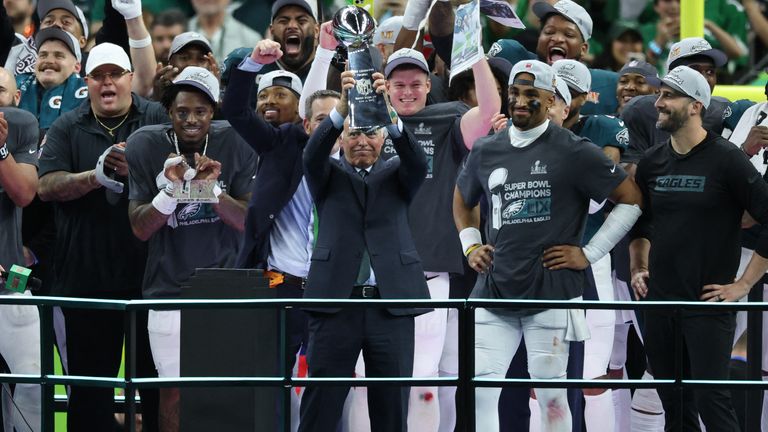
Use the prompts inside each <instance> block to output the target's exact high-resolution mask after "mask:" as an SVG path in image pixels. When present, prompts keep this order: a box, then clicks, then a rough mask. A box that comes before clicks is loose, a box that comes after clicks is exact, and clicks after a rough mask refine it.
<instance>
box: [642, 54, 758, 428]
mask: <svg viewBox="0 0 768 432" xmlns="http://www.w3.org/2000/svg"><path fill="white" fill-rule="evenodd" d="M673 51H674V48H673ZM662 83H663V85H662V87H661V92H660V94H659V97H658V98H657V100H656V102H655V107H656V109H657V112H658V120H657V122H656V126H657V127H658V128H659V129H661V130H663V131H665V132H667V133H668V134H669V135H670V138H669V139H668V140H666V141H665V142H663V143H662V144H660V145H657V146H655V147H653V148H651V149H650V150H648V151H647V152H646V153H645V156H644V157H643V158H642V159H641V160H640V162H639V164H638V166H637V173H636V175H635V178H636V179H637V183H638V186H640V189H641V190H642V192H643V201H644V204H645V206H646V207H645V208H646V212H645V213H644V214H643V216H642V217H641V218H640V219H639V220H638V223H637V225H636V226H635V228H634V229H633V230H632V235H631V236H632V238H633V240H632V242H631V244H630V258H631V272H632V279H631V283H632V288H633V289H634V291H635V294H636V296H637V297H638V298H640V299H647V300H653V301H729V302H730V301H738V300H739V299H741V298H742V297H744V296H746V295H747V294H748V292H749V290H750V289H751V288H752V287H753V286H754V285H755V283H757V282H758V281H759V280H760V279H761V278H762V277H763V275H764V274H765V272H766V270H768V258H765V257H768V228H766V225H767V224H768V184H766V182H764V181H762V179H761V178H760V174H759V173H758V172H757V170H755V169H754V167H753V166H752V164H750V163H749V161H748V160H747V158H745V157H744V154H743V152H742V151H741V150H740V149H739V148H737V147H735V146H734V145H733V144H731V143H729V142H727V141H726V140H725V139H724V138H722V137H720V136H719V135H718V134H716V133H714V132H713V131H711V130H707V129H705V127H704V121H705V118H706V115H705V112H706V111H707V110H708V109H709V107H711V106H712V98H711V93H710V91H711V90H710V89H711V83H708V82H707V80H706V78H705V77H704V76H703V75H702V74H701V73H700V72H698V71H696V70H694V69H693V68H690V67H688V66H677V67H675V68H674V69H672V71H671V72H670V73H669V74H667V75H666V76H665V77H664V78H663V79H662ZM745 211H747V212H749V214H750V215H751V216H752V217H754V218H755V220H757V221H759V222H760V223H761V225H762V227H763V228H762V229H761V231H760V234H759V237H758V239H757V242H756V246H755V253H754V254H753V255H752V257H751V260H750V262H749V264H748V266H747V268H746V270H745V271H744V274H743V275H742V276H741V277H739V278H738V279H736V280H735V276H736V270H737V268H738V265H739V253H740V249H741V247H740V243H739V230H740V228H741V221H742V215H743V214H744V212H745ZM682 226H684V227H685V229H680V228H681V227H682ZM651 250H652V253H651V252H650V251H651ZM692 251H696V257H697V258H696V259H693V260H692V259H690V258H691V254H692ZM734 280H735V281H734ZM645 318H646V319H645V329H644V336H645V340H644V342H645V351H646V354H647V356H648V361H649V366H650V368H651V370H652V371H653V374H654V377H655V378H657V379H672V378H674V376H675V373H676V365H675V364H676V359H675V355H674V350H672V349H670V347H671V346H673V345H674V343H675V340H674V339H675V336H674V335H675V329H678V328H681V329H682V343H683V344H684V345H683V350H684V351H686V352H687V355H686V356H685V358H684V359H683V374H684V375H685V376H686V377H690V378H691V379H694V380H725V379H728V377H729V371H728V366H729V362H730V353H731V347H732V345H733V340H734V327H735V314H734V313H733V312H732V311H719V310H714V309H709V310H683V311H682V315H681V316H680V317H679V319H678V315H676V314H675V313H674V311H670V310H649V311H646V312H645ZM678 326H680V327H678ZM678 360H679V359H678ZM658 393H659V396H660V398H661V401H662V404H663V407H664V412H665V417H666V426H665V430H668V431H675V430H699V419H701V421H702V422H703V423H704V426H705V427H706V428H707V430H708V431H738V430H739V425H738V421H737V419H736V414H735V412H734V410H733V407H732V405H731V399H730V392H729V391H728V390H727V389H723V388H697V389H693V390H684V391H683V395H682V397H683V400H682V404H681V403H680V402H681V401H680V394H679V393H678V391H677V390H673V389H670V388H666V387H661V388H659V389H658ZM681 411H682V412H681ZM681 418H682V424H681V423H680V419H681Z"/></svg>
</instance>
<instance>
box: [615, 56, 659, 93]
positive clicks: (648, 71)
mask: <svg viewBox="0 0 768 432" xmlns="http://www.w3.org/2000/svg"><path fill="white" fill-rule="evenodd" d="M626 74H637V75H641V76H643V77H645V81H646V82H647V83H648V84H650V85H652V86H654V87H659V86H660V85H661V80H660V79H659V73H658V71H657V70H656V67H655V66H653V65H652V64H650V63H648V62H647V61H644V60H630V61H628V62H627V64H625V65H624V66H623V67H622V68H621V70H620V71H619V78H621V76H622V75H626Z"/></svg>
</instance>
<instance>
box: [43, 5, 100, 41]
mask: <svg viewBox="0 0 768 432" xmlns="http://www.w3.org/2000/svg"><path fill="white" fill-rule="evenodd" d="M54 9H64V10H65V11H67V12H69V13H71V14H72V16H73V17H75V18H76V19H77V20H78V21H79V22H80V27H81V28H82V30H83V36H85V38H86V39H87V38H88V22H87V21H86V20H85V15H84V14H83V11H82V10H81V9H80V8H79V7H77V6H75V4H74V3H73V2H72V0H39V1H38V3H37V16H38V17H40V20H41V21H42V20H43V19H44V18H45V16H46V15H48V13H49V12H50V11H52V10H54Z"/></svg>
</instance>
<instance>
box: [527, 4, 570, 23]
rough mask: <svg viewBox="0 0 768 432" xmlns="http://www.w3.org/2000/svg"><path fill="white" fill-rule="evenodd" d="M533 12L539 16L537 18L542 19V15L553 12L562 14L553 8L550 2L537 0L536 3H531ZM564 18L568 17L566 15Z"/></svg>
mask: <svg viewBox="0 0 768 432" xmlns="http://www.w3.org/2000/svg"><path fill="white" fill-rule="evenodd" d="M533 13H534V14H536V16H537V17H539V19H541V20H543V19H544V17H546V16H547V15H549V14H553V13H554V14H558V15H563V14H562V12H560V11H559V10H557V9H555V7H554V6H552V5H551V4H549V3H547V2H537V3H536V4H534V5H533ZM566 18H568V17H566ZM568 20H569V21H570V18H568Z"/></svg>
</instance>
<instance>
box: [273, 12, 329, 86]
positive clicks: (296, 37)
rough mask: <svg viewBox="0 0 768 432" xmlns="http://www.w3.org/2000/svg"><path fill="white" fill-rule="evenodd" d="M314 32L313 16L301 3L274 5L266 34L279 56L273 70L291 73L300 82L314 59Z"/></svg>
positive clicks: (315, 29) (315, 20)
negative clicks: (276, 47) (269, 35)
mask: <svg viewBox="0 0 768 432" xmlns="http://www.w3.org/2000/svg"><path fill="white" fill-rule="evenodd" d="M318 30H319V27H318V25H317V17H316V16H315V12H314V11H313V9H312V7H311V6H310V5H309V3H307V2H306V1H305V0H278V1H276V2H275V3H274V4H273V5H272V24H271V25H270V26H269V32H270V34H271V35H272V39H273V40H274V41H275V42H277V43H279V44H280V49H281V50H282V51H283V56H282V57H281V58H280V61H279V62H277V63H275V65H274V67H279V68H280V69H284V70H287V71H289V72H293V73H295V74H296V75H298V76H299V78H301V80H302V82H303V81H304V79H306V77H307V74H308V73H309V67H310V66H311V65H312V60H313V59H314V58H315V48H316V47H317V32H318ZM262 72H264V73H265V72H269V70H265V71H262Z"/></svg>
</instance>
